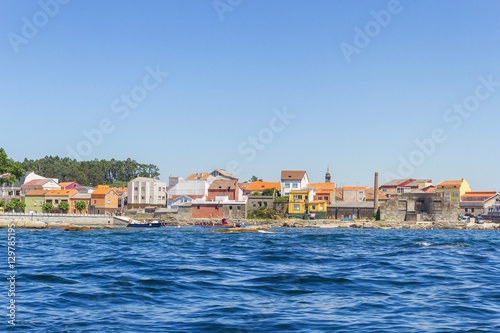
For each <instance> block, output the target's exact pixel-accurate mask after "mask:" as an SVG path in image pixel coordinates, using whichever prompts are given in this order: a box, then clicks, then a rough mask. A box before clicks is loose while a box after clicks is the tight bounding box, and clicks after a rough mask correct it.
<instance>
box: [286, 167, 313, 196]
mask: <svg viewBox="0 0 500 333" xmlns="http://www.w3.org/2000/svg"><path fill="white" fill-rule="evenodd" d="M307 184H309V177H308V176H307V172H306V171H293V170H283V171H281V189H282V196H286V197H288V196H289V194H290V191H291V190H300V189H302V188H304V187H306V185H307Z"/></svg>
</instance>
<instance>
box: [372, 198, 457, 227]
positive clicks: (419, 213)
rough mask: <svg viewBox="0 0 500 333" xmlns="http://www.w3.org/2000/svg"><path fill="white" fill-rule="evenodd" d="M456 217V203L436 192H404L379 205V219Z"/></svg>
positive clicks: (399, 219)
mask: <svg viewBox="0 0 500 333" xmlns="http://www.w3.org/2000/svg"><path fill="white" fill-rule="evenodd" d="M457 218H458V203H457V202H451V201H450V200H448V199H446V198H443V197H442V196H441V195H440V194H438V193H406V194H401V195H399V196H398V197H396V198H394V199H392V200H389V201H388V202H385V203H383V204H382V205H381V206H380V219H381V220H387V221H392V220H395V221H438V222H439V221H452V220H457Z"/></svg>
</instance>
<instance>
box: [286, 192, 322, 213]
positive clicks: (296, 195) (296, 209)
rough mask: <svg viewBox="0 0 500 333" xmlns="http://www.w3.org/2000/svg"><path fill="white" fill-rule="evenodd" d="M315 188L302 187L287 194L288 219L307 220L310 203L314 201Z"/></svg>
mask: <svg viewBox="0 0 500 333" xmlns="http://www.w3.org/2000/svg"><path fill="white" fill-rule="evenodd" d="M315 194H316V188H310V187H304V188H301V189H297V190H290V192H288V217H289V218H292V219H293V218H299V219H309V216H310V203H311V201H313V200H314V196H315Z"/></svg>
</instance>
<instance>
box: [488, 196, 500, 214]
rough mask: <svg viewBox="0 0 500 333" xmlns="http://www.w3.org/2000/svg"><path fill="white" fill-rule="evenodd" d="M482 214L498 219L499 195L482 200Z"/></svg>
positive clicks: (499, 211)
mask: <svg viewBox="0 0 500 333" xmlns="http://www.w3.org/2000/svg"><path fill="white" fill-rule="evenodd" d="M484 214H486V215H492V216H498V217H500V193H495V194H494V195H492V196H491V197H489V198H488V199H486V200H484Z"/></svg>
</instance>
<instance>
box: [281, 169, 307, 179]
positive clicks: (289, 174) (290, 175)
mask: <svg viewBox="0 0 500 333" xmlns="http://www.w3.org/2000/svg"><path fill="white" fill-rule="evenodd" d="M305 175H306V172H305V171H293V170H283V171H281V180H302V178H304V176H305Z"/></svg>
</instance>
